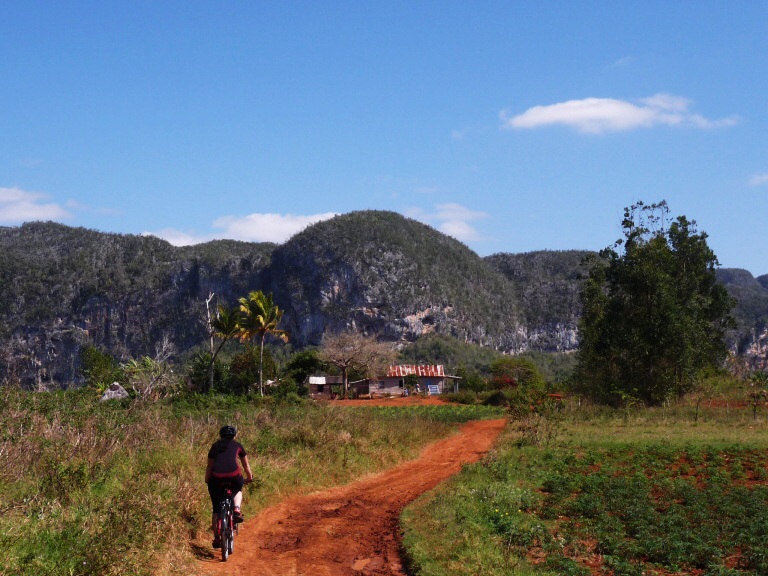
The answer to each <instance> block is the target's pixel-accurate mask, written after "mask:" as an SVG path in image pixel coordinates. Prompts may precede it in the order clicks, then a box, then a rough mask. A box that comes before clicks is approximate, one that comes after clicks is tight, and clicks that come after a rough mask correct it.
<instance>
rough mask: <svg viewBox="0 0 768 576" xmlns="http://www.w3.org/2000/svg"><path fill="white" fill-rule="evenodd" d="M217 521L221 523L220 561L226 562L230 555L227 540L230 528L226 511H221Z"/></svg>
mask: <svg viewBox="0 0 768 576" xmlns="http://www.w3.org/2000/svg"><path fill="white" fill-rule="evenodd" d="M219 520H220V522H221V561H222V562H226V561H227V557H228V556H229V554H230V549H229V538H230V534H231V533H232V528H231V527H230V525H229V514H228V512H227V510H222V511H221V514H220V517H219Z"/></svg>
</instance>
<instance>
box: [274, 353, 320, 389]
mask: <svg viewBox="0 0 768 576" xmlns="http://www.w3.org/2000/svg"><path fill="white" fill-rule="evenodd" d="M324 370H325V364H324V363H323V361H322V360H320V358H319V356H318V354H317V350H315V349H314V348H309V349H306V350H301V351H299V352H296V353H295V354H293V355H292V356H291V357H290V358H289V359H288V361H287V362H286V363H285V368H284V369H283V372H282V374H283V377H284V378H291V379H292V380H293V381H294V382H296V383H297V384H298V385H303V384H304V383H305V382H306V381H307V378H309V376H311V375H312V374H317V373H319V372H322V371H324Z"/></svg>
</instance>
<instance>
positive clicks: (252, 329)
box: [238, 290, 288, 396]
mask: <svg viewBox="0 0 768 576" xmlns="http://www.w3.org/2000/svg"><path fill="white" fill-rule="evenodd" d="M239 302H240V318H239V320H238V335H239V337H240V340H241V341H250V340H253V339H254V338H256V337H258V338H259V393H260V394H261V395H262V396H264V369H263V368H264V341H265V340H266V338H267V336H268V335H272V336H275V337H277V338H279V339H280V340H282V341H283V342H288V333H287V332H285V331H284V330H280V329H279V328H278V325H279V324H280V320H281V319H282V317H283V311H282V310H280V308H279V307H278V306H277V304H275V303H274V302H273V301H272V294H271V293H270V294H266V295H265V294H264V292H262V291H261V290H257V291H254V292H251V293H250V294H248V297H247V298H240V299H239Z"/></svg>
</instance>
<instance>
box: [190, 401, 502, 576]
mask: <svg viewBox="0 0 768 576" xmlns="http://www.w3.org/2000/svg"><path fill="white" fill-rule="evenodd" d="M406 400H407V399H406ZM364 402H372V401H370V400H368V401H364ZM506 422H507V421H506V420H505V419H502V420H479V421H473V422H469V423H467V424H464V425H463V426H462V427H461V431H460V433H459V434H455V435H453V436H451V437H450V438H446V439H445V440H441V441H439V442H436V443H434V444H431V445H430V446H428V447H426V448H425V449H424V450H423V451H422V453H421V455H420V456H419V458H417V459H416V460H412V461H410V462H406V463H404V464H401V465H399V466H397V467H395V468H392V469H390V470H387V471H385V472H382V473H380V474H376V475H372V476H369V477H367V478H365V479H363V480H360V481H358V482H355V483H353V484H348V485H346V486H340V487H337V488H333V489H331V490H327V491H324V492H317V493H314V494H309V495H307V496H302V497H298V498H291V499H289V500H286V501H284V502H281V503H280V504H277V505H276V506H273V507H271V508H268V509H266V510H264V511H263V512H262V513H261V514H260V515H259V516H258V517H256V518H254V519H253V520H250V521H248V522H245V523H244V524H242V525H241V526H242V527H241V529H240V533H239V535H238V536H237V538H236V540H235V553H234V554H233V555H232V556H230V558H229V560H228V561H227V562H226V563H221V562H219V561H217V560H208V561H205V562H204V563H205V565H206V569H207V571H208V572H209V573H212V574H235V575H246V574H248V575H250V574H253V575H259V576H337V575H339V576H351V575H355V576H370V575H388V576H395V575H403V576H404V574H405V572H403V568H402V563H401V559H400V555H399V547H400V528H399V517H400V514H401V512H402V511H403V508H405V506H406V505H407V504H408V503H410V502H411V501H413V500H414V499H415V498H416V497H418V496H419V495H421V494H423V493H424V492H426V491H427V490H430V489H431V488H434V487H435V486H436V485H437V484H439V483H440V482H442V481H443V480H445V479H447V478H448V477H450V476H452V475H454V474H456V473H457V472H459V471H460V470H461V467H462V465H463V464H465V463H470V462H476V461H478V460H479V459H480V458H481V457H482V456H483V455H484V454H485V453H486V452H487V451H488V450H489V449H490V448H491V447H492V445H493V443H494V441H495V440H496V438H497V437H498V435H499V433H500V432H501V431H502V429H503V428H504V425H505V424H506Z"/></svg>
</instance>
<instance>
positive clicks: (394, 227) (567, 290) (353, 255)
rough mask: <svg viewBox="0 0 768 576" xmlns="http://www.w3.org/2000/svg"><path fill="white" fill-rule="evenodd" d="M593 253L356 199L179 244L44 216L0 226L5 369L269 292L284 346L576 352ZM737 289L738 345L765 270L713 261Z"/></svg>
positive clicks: (196, 327) (62, 362) (766, 301)
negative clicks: (509, 246) (499, 242)
mask: <svg viewBox="0 0 768 576" xmlns="http://www.w3.org/2000/svg"><path fill="white" fill-rule="evenodd" d="M590 254H591V253H590V252H584V251H562V252H555V251H543V252H531V253H527V254H494V255H493V256H488V257H486V258H481V257H480V256H478V255H477V254H475V253H474V252H472V251H471V250H470V249H469V248H467V247H466V246H465V245H463V244H461V243H460V242H458V241H456V240H454V239H452V238H450V237H448V236H446V235H444V234H442V233H440V232H438V231H437V230H434V229H433V228H431V227H429V226H426V225H424V224H422V223H419V222H416V221H415V220H411V219H408V218H405V217H403V216H401V215H399V214H396V213H393V212H383V211H364V212H352V213H349V214H345V215H342V216H337V217H335V218H333V219H331V220H326V221H323V222H320V223H318V224H315V225H313V226H310V227H308V228H306V229H305V230H304V231H302V232H300V233H299V234H296V235H295V236H293V237H292V238H291V239H290V240H288V241H287V242H286V243H284V244H281V245H274V244H269V243H263V244H254V243H247V242H235V241H229V240H227V241H223V240H222V241H214V242H209V243H206V244H201V245H197V246H189V247H181V248H179V247H174V246H172V245H171V244H169V243H168V242H165V241H163V240H160V239H158V238H154V237H151V236H133V235H120V234H107V233H102V232H97V231H94V230H87V229H84V228H72V227H68V226H63V225H61V224H54V223H50V222H49V223H40V222H37V223H30V224H24V225H22V226H20V227H5V228H2V227H0V290H1V291H0V382H2V381H3V380H4V379H6V378H10V379H14V380H15V379H17V378H18V379H21V380H22V381H23V382H24V383H25V384H27V385H34V384H35V383H41V384H42V383H47V382H51V381H52V382H56V383H61V384H64V383H68V382H71V381H77V379H78V378H79V362H80V355H79V352H80V350H81V349H82V347H83V346H85V345H95V346H97V347H99V348H101V349H103V350H107V351H109V352H110V353H111V354H113V355H114V356H116V357H117V358H119V359H127V358H130V357H134V358H135V357H139V356H142V355H149V356H153V355H155V353H156V350H157V348H158V346H159V345H160V344H161V343H163V342H166V343H167V342H170V343H172V345H173V347H174V350H175V353H176V354H177V355H179V356H181V355H184V354H187V353H189V352H190V351H192V350H194V349H196V348H199V347H201V346H204V345H205V342H206V330H205V320H204V319H205V310H206V306H205V301H206V299H207V298H208V297H209V295H210V294H215V298H216V301H217V302H222V303H226V304H229V305H232V304H234V303H235V302H236V300H237V298H239V297H241V296H244V295H246V294H247V293H248V292H249V291H251V290H263V291H265V292H272V293H273V294H274V299H275V301H276V303H277V304H278V305H279V306H280V307H281V308H282V309H284V310H285V316H284V319H283V324H282V325H281V327H282V328H284V329H286V330H288V331H289V332H290V334H291V342H292V344H293V345H294V347H297V348H300V347H302V346H305V345H309V344H317V343H319V342H320V339H321V337H322V334H323V333H324V332H325V331H326V330H340V329H345V328H350V329H354V330H358V331H362V332H366V333H370V334H376V335H378V336H379V337H380V338H383V339H388V340H390V341H393V342H403V343H404V342H409V341H414V340H416V339H418V338H419V337H421V336H423V335H425V334H438V335H444V336H450V337H453V338H456V339H457V340H459V341H462V342H472V343H476V344H480V345H483V346H487V347H490V348H493V349H496V350H502V351H505V352H521V351H526V350H531V351H555V350H574V349H575V348H576V346H577V344H578V341H577V332H576V326H577V322H578V317H579V298H578V294H579V289H580V278H581V277H582V275H583V274H584V273H585V269H584V265H583V263H582V261H583V259H584V257H585V256H588V255H590ZM718 274H719V278H720V280H721V281H722V282H723V283H724V284H725V285H726V287H727V288H728V290H729V292H730V293H731V294H733V295H734V296H735V297H736V298H737V301H738V306H737V309H736V311H735V315H736V317H737V319H738V321H739V329H738V330H737V331H735V332H734V333H733V335H732V339H733V342H734V346H738V348H739V349H740V350H741V351H743V352H747V353H751V352H750V351H754V349H755V343H757V344H758V352H759V344H760V335H761V334H763V333H764V332H765V327H766V319H767V318H768V287H766V284H768V276H762V277H760V278H758V279H754V278H752V276H751V275H750V274H749V273H748V272H746V271H743V270H742V271H739V270H728V269H725V270H720V271H719V272H718Z"/></svg>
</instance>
